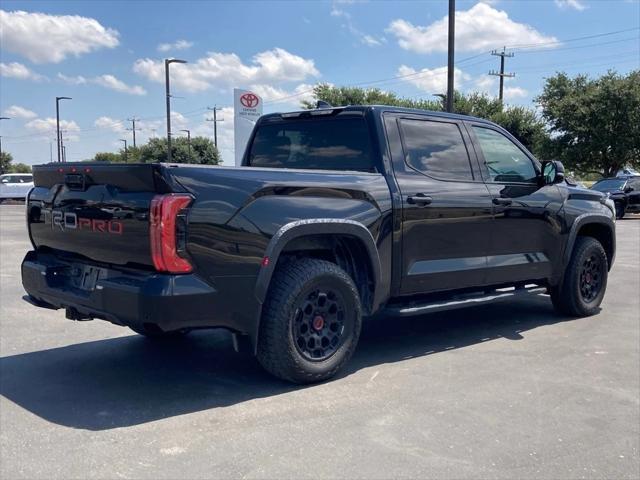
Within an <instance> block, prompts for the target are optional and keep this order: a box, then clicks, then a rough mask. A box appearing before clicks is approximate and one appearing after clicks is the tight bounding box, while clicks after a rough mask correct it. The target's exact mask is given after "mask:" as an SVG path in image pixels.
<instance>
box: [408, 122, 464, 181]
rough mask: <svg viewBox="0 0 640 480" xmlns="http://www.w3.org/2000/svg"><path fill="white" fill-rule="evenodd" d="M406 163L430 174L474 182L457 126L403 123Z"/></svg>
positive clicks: (436, 123)
mask: <svg viewBox="0 0 640 480" xmlns="http://www.w3.org/2000/svg"><path fill="white" fill-rule="evenodd" d="M400 124H401V125H402V136H403V141H404V146H405V149H406V160H407V164H408V165H410V166H411V167H413V168H415V169H416V170H418V171H419V172H422V173H426V174H427V175H430V176H433V177H437V178H443V179H451V180H473V175H472V173H471V164H470V163H469V154H468V153H467V149H466V147H465V145H464V140H463V139H462V134H461V133H460V129H459V128H458V126H457V125H456V124H455V123H444V122H430V121H428V120H408V119H403V120H401V121H400Z"/></svg>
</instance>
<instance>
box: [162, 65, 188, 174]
mask: <svg viewBox="0 0 640 480" xmlns="http://www.w3.org/2000/svg"><path fill="white" fill-rule="evenodd" d="M172 63H187V61H186V60H178V59H177V58H165V59H164V86H165V90H166V95H167V162H169V163H171V93H170V89H169V65H171V64H172Z"/></svg>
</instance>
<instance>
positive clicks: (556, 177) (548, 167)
mask: <svg viewBox="0 0 640 480" xmlns="http://www.w3.org/2000/svg"><path fill="white" fill-rule="evenodd" d="M563 181H564V165H562V162H560V161H558V160H545V161H544V162H542V184H543V185H553V184H556V183H560V182H563Z"/></svg>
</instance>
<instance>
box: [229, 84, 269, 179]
mask: <svg viewBox="0 0 640 480" xmlns="http://www.w3.org/2000/svg"><path fill="white" fill-rule="evenodd" d="M233 100H234V101H233V112H234V115H233V131H234V142H233V143H234V148H235V158H236V166H239V165H240V163H241V162H242V155H243V154H244V149H245V148H246V146H247V142H248V141H249V136H250V135H251V130H253V126H254V125H255V123H256V121H257V120H258V118H260V116H261V115H262V98H260V97H259V96H258V95H256V94H255V93H253V92H250V91H248V90H240V89H239V88H235V89H234V90H233Z"/></svg>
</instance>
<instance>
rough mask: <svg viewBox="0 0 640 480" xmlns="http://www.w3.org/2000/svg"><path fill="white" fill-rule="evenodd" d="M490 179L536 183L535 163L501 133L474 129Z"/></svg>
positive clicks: (478, 128) (479, 128) (480, 128)
mask: <svg viewBox="0 0 640 480" xmlns="http://www.w3.org/2000/svg"><path fill="white" fill-rule="evenodd" d="M473 129H474V131H475V133H476V137H478V143H479V144H480V149H481V150H482V153H483V155H484V160H485V164H486V165H487V169H488V170H489V178H490V179H491V181H493V182H527V183H535V182H536V181H537V178H536V170H535V168H534V167H533V163H532V162H531V160H530V159H529V157H527V156H526V155H525V154H524V152H523V151H522V150H520V149H519V148H518V147H517V146H516V144H515V143H513V142H512V141H511V140H509V139H508V138H507V137H505V136H504V135H502V134H501V133H500V132H496V131H495V130H490V129H488V128H482V127H473Z"/></svg>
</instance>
